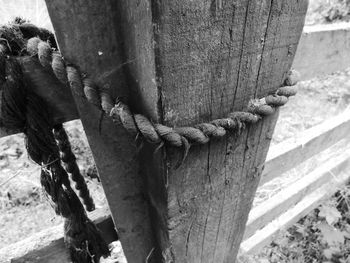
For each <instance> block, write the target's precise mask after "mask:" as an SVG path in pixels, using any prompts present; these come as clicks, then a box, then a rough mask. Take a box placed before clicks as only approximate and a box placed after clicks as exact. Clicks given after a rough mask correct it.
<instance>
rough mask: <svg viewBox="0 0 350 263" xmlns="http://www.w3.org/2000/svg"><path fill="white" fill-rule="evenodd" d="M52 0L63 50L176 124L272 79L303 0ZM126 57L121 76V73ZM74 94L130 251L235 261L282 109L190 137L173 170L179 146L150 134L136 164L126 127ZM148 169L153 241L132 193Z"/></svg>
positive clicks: (279, 77)
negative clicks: (151, 140) (204, 137)
mask: <svg viewBox="0 0 350 263" xmlns="http://www.w3.org/2000/svg"><path fill="white" fill-rule="evenodd" d="M47 4H48V9H49V13H50V16H51V19H52V22H53V25H54V28H55V33H56V36H57V39H58V43H59V46H60V49H61V51H62V53H63V54H64V56H65V57H67V59H69V60H70V61H72V62H74V63H76V64H78V65H79V66H80V67H82V69H83V71H86V72H88V73H89V74H91V75H92V76H93V77H95V79H97V80H98V81H99V83H100V85H105V84H106V83H107V84H109V85H110V88H111V89H112V90H113V94H114V95H115V96H127V97H128V98H129V101H130V103H131V106H132V107H133V109H134V110H136V111H139V112H142V113H143V114H145V115H147V116H149V117H151V118H152V119H153V120H154V121H160V122H162V123H164V124H166V125H170V126H183V125H194V124H196V123H199V122H202V121H210V120H212V119H214V118H219V117H224V116H226V115H227V114H228V113H229V112H232V111H237V110H244V109H245V108H246V106H247V104H248V102H249V100H250V99H252V98H257V97H263V96H264V95H266V94H268V93H270V92H273V91H275V90H276V89H277V88H278V87H279V86H280V85H281V84H282V83H283V80H284V78H285V76H286V73H287V72H288V70H289V69H290V67H291V64H292V61H293V58H294V54H295V51H296V47H297V44H298V41H299V38H300V35H301V32H302V28H303V24H304V18H305V13H306V10H307V4H308V1H307V0H278V1H277V0H210V1H209V0H205V1H203V0H194V1H188V0H164V1H149V0H128V1H108V0H106V1H103V4H101V2H100V1H97V0H95V1H93V0H88V1H83V0H78V1H73V0H47ZM117 25H119V26H120V28H118V26H117ZM119 48H123V50H124V52H122V53H119ZM121 54H122V55H123V56H121ZM122 62H123V63H125V67H123V70H124V73H125V76H126V81H127V83H128V88H125V86H124V85H121V84H120V83H121V81H122V80H123V76H122V75H121V74H119V73H120V72H121V70H120V69H121V66H120V65H121V63H122ZM110 73H112V74H110ZM76 101H77V104H78V110H79V111H80V115H81V118H82V121H83V124H84V127H85V130H86V132H87V135H88V138H89V141H90V145H91V148H92V151H93V153H94V157H95V159H96V163H97V166H98V168H99V171H100V175H101V178H102V181H103V182H104V188H105V191H106V194H107V198H108V200H109V204H110V207H111V210H112V213H113V217H114V219H115V221H116V226H117V228H119V227H121V229H122V230H123V231H119V233H120V235H121V241H122V244H123V245H124V248H125V251H126V253H127V257H129V262H131V263H134V262H144V261H145V257H144V258H143V259H142V260H141V258H142V256H144V255H145V253H146V251H147V252H149V251H150V248H152V247H153V246H155V247H156V250H155V251H154V253H153V254H152V255H150V256H151V258H152V259H154V260H155V262H179V263H180V262H181V263H182V262H188V263H199V262H200V263H204V262H205V263H212V262H218V263H220V262H224V263H229V262H230V263H231V262H233V261H234V260H235V257H236V255H237V251H238V248H239V244H240V242H241V239H242V236H243V233H244V228H245V224H246V221H247V216H248V213H249V210H250V207H251V204H252V201H253V198H254V194H255V191H256V188H257V186H258V183H259V178H260V174H261V171H262V169H263V164H264V161H265V158H266V153H267V150H268V147H269V143H270V140H271V136H272V133H273V130H274V125H275V123H276V119H277V114H275V115H274V116H272V117H269V118H266V119H264V120H263V121H261V122H259V123H258V124H256V125H250V126H247V128H246V129H245V130H244V131H243V132H242V133H236V134H230V135H229V136H227V137H226V138H224V139H222V140H214V141H211V142H210V144H208V145H205V146H193V147H192V148H191V150H190V153H189V155H188V157H187V158H186V161H185V163H183V165H182V166H181V167H180V168H179V169H177V170H175V169H174V168H173V167H174V165H175V163H176V162H177V161H178V158H179V154H178V153H179V150H178V149H177V150H175V149H170V148H167V149H163V151H161V152H157V153H154V152H153V150H154V149H153V148H152V147H151V146H148V145H146V146H145V147H144V148H143V150H142V152H141V157H142V158H141V172H140V173H139V174H137V169H136V168H135V167H136V166H137V160H136V159H135V151H134V150H135V149H134V146H133V138H130V137H128V136H127V135H126V134H125V132H124V131H123V129H122V128H121V127H114V126H113V125H112V124H111V123H110V122H109V121H107V120H106V121H104V126H103V127H104V128H103V131H102V134H99V133H98V130H97V121H96V120H97V118H98V114H97V112H95V111H93V110H92V109H91V108H90V106H88V105H86V104H85V103H83V101H80V99H79V98H76ZM130 160H132V161H130ZM145 176H147V191H148V198H149V203H150V211H151V217H152V219H153V220H152V226H153V230H154V234H155V237H156V243H155V245H153V243H152V242H151V241H150V242H149V243H147V242H146V241H147V240H151V234H150V233H149V228H148V226H149V225H148V224H149V221H148V217H147V211H146V210H145V208H146V204H145V202H144V200H143V199H142V198H139V197H140V196H142V195H141V184H142V178H144V177H145ZM116 190H117V191H116ZM130 191H132V192H133V194H129V192H130ZM129 206H130V207H129ZM135 211H136V212H135ZM143 217H144V218H145V220H144V221H142V218H143ZM119 230H120V229H119ZM133 230H140V231H137V233H144V235H142V236H140V234H134V231H133ZM141 230H142V231H141ZM142 238H143V239H142ZM131 240H137V242H135V244H134V245H133V244H132V243H131ZM123 242H124V243H123ZM145 242H146V243H147V244H145ZM147 245H148V246H147ZM133 248H134V249H133ZM136 251H137V254H138V255H140V256H139V257H135V256H134V255H133V253H134V252H136ZM131 252H132V253H131Z"/></svg>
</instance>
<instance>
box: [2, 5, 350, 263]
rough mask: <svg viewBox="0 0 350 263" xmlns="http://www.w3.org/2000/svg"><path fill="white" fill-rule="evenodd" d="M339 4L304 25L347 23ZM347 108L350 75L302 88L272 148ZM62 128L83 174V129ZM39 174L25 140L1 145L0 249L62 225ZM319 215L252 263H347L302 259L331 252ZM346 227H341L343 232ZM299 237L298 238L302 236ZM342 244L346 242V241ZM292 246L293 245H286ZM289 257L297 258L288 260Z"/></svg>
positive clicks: (314, 10)
mask: <svg viewBox="0 0 350 263" xmlns="http://www.w3.org/2000/svg"><path fill="white" fill-rule="evenodd" d="M1 2H4V5H6V3H9V2H8V1H1V0H0V3H1ZM23 2H24V1H23ZM339 3H340V4H341V3H343V2H342V1H339V0H337V3H336V4H337V5H338V4H339ZM340 4H339V6H338V7H337V8H338V9H335V8H334V7H335V0H327V1H325V0H322V1H321V0H312V1H311V3H310V11H309V14H308V17H307V20H306V21H307V24H309V25H310V24H315V23H329V22H336V21H339V20H342V21H347V19H348V16H349V15H348V12H347V11H344V8H343V6H342V5H340ZM0 6H1V5H0ZM3 9H4V6H2V8H0V13H1V12H3ZM39 9H40V8H39ZM336 10H338V11H336ZM346 10H348V9H346ZM38 12H39V11H38ZM39 13H40V12H39ZM33 16H35V15H33ZM39 22H40V21H39ZM349 105H350V70H347V71H344V72H338V73H335V74H333V75H331V76H325V77H322V78H317V79H313V80H310V81H307V82H303V83H300V84H299V93H298V95H297V96H296V97H295V98H292V99H291V101H290V102H289V103H288V104H287V106H286V107H284V108H282V109H281V115H280V119H279V122H278V124H277V127H276V131H275V134H274V137H273V144H277V143H279V142H281V141H283V140H285V139H287V138H289V137H291V136H293V135H295V134H296V133H298V132H301V131H303V130H305V129H308V128H310V127H312V126H314V125H317V124H319V123H321V122H323V121H324V120H326V119H328V118H330V117H332V116H335V115H337V114H339V113H340V112H342V111H343V110H344V109H346V108H347V107H349ZM66 127H67V129H68V131H69V135H70V138H71V140H72V141H71V142H72V145H73V147H74V152H75V154H76V155H77V157H78V163H79V166H80V168H81V169H82V171H83V172H84V173H86V172H87V171H88V169H89V168H91V167H92V165H93V159H92V156H91V152H90V149H89V147H88V143H87V140H86V137H85V135H84V132H83V128H82V126H81V124H80V122H79V121H74V122H70V123H68V124H66ZM39 170H40V169H39V167H37V166H36V165H35V164H34V163H33V162H32V161H30V160H29V159H28V156H27V154H26V151H25V146H24V140H23V135H14V136H11V137H6V138H2V139H0V248H1V247H4V246H6V245H8V244H10V243H13V242H16V241H18V240H20V239H23V238H25V237H28V236H30V235H31V234H32V233H35V232H38V231H40V230H43V229H45V228H47V227H50V226H54V225H58V224H60V223H62V220H61V218H60V217H57V216H55V214H54V212H53V211H52V209H51V207H50V205H49V203H48V202H47V201H46V197H45V196H44V195H43V194H42V191H41V187H40V183H39ZM297 178H298V177H297V176H286V177H284V179H283V180H280V181H277V182H274V183H273V184H272V185H269V186H268V188H260V189H259V191H258V193H257V195H256V198H255V205H257V204H259V203H260V202H262V201H264V200H266V199H267V198H269V197H270V196H271V195H272V194H273V193H276V192H278V191H279V189H281V188H283V186H284V185H287V184H288V183H290V182H291V181H293V180H296V179H297ZM87 181H88V184H89V187H90V189H91V191H92V193H93V196H94V199H95V202H96V204H97V207H99V206H103V205H105V204H106V200H105V197H104V194H103V190H102V187H101V185H100V184H99V183H98V182H97V180H96V179H91V178H89V177H87ZM345 195H346V194H345ZM337 200H338V199H337ZM323 207H328V208H327V209H326V208H324V209H326V212H324V213H327V211H328V210H330V211H333V217H336V219H338V220H337V222H336V224H341V223H342V222H343V223H344V222H347V211H345V210H346V209H345V210H344V209H343V208H344V207H342V209H343V210H344V211H343V210H341V211H340V210H337V211H338V213H337V212H336V211H334V208H337V209H338V207H339V205H338V202H336V203H334V200H333V199H332V200H329V201H328V202H327V203H325V204H324V205H323ZM321 211H322V210H321ZM339 211H340V212H339ZM319 212H320V209H318V210H315V211H314V212H313V213H311V214H310V215H309V216H308V217H306V218H305V219H303V220H302V221H301V222H299V224H297V225H296V226H294V227H293V228H291V230H290V231H289V232H288V231H287V232H286V233H285V234H284V235H281V236H280V237H279V241H278V242H279V243H278V245H276V243H275V244H272V245H271V246H269V247H267V248H265V249H264V251H263V252H262V253H261V254H260V255H259V256H258V257H255V258H253V262H262V263H265V262H327V260H328V262H340V263H345V262H348V263H350V259H349V260H348V254H347V252H344V251H345V250H340V252H339V251H337V253H338V254H341V256H340V257H338V258H337V259H334V257H333V254H334V253H333V252H334V251H331V252H332V253H331V252H330V254H331V255H332V256H330V258H329V259H328V258H327V257H325V256H324V255H323V254H322V255H321V256H320V255H316V256H315V255H312V257H311V259H308V258H305V256H304V254H305V253H306V252H305V251H308V250H307V249H306V248H305V247H306V246H307V244H310V242H314V243H317V244H319V243H320V244H319V245H318V247H317V248H318V249H319V250H321V249H322V250H324V249H329V248H327V246H323V245H322V244H323V243H324V240H323V239H321V238H319V236H315V235H311V234H310V233H311V232H312V231H313V232H316V233H320V232H322V231H321V230H317V229H316V227H315V224H316V223H318V222H321V223H322V222H324V219H320V218H319ZM334 214H335V215H334ZM339 214H340V217H339ZM349 218H350V217H349ZM322 220H323V221H322ZM349 222H350V219H349ZM344 224H345V223H344ZM344 224H343V225H341V227H344ZM300 229H302V230H300ZM315 229H316V230H315ZM298 231H299V232H302V233H301V234H300V233H299V232H298ZM324 231H326V230H324ZM298 233H299V234H298ZM349 233H350V232H349ZM320 235H321V234H320ZM308 238H310V239H308ZM312 238H313V239H312ZM346 238H347V237H344V239H346ZM290 240H293V241H292V242H290ZM346 240H347V239H346ZM293 242H294V243H293ZM307 242H309V243H307ZM322 242H323V243H322ZM321 243H322V244H321ZM298 244H299V245H298ZM344 244H345V243H344ZM346 244H347V243H346ZM293 246H294V247H296V249H295V250H293V249H292V248H291V247H293ZM288 249H289V250H288ZM298 249H299V250H301V252H300V251H299V252H298V253H299V254H298V253H297V252H295V251H296V250H298ZM285 250H288V251H287V252H286V253H285V252H283V251H285ZM309 252H310V251H309ZM288 253H289V254H288ZM315 253H316V252H315ZM322 253H323V251H322ZM349 253H350V252H349ZM291 254H293V255H295V257H294V258H293V257H291V256H290V255H291ZM310 254H312V252H310ZM316 254H317V253H316ZM286 255H288V256H286ZM291 258H292V259H291ZM242 260H244V259H242ZM247 260H249V259H247ZM314 260H316V261H314ZM317 260H319V261H317ZM336 260H338V261H336ZM341 260H343V261H341Z"/></svg>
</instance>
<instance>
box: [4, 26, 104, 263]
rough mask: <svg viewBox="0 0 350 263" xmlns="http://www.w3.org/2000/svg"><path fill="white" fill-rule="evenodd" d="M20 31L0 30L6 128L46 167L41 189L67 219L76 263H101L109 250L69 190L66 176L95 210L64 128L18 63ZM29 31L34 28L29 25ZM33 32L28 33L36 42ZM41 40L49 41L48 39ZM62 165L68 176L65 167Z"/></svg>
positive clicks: (22, 41) (22, 44) (69, 243)
mask: <svg viewBox="0 0 350 263" xmlns="http://www.w3.org/2000/svg"><path fill="white" fill-rule="evenodd" d="M21 28H22V25H21V24H11V25H8V26H3V27H0V89H1V91H2V96H1V97H2V98H1V100H2V101H1V114H2V121H3V123H2V124H3V125H4V126H5V127H7V128H10V129H16V130H23V132H24V134H25V135H26V147H27V151H28V154H29V156H30V158H31V159H32V160H33V161H34V162H36V163H37V164H39V165H41V175H40V181H41V185H42V186H43V188H44V190H45V192H46V194H47V196H48V197H49V200H50V201H51V203H52V206H53V208H54V209H55V212H56V213H57V214H58V215H61V216H62V217H64V219H65V221H64V234H65V243H66V245H67V247H68V249H69V251H70V255H71V260H72V262H76V263H92V262H94V263H97V262H99V259H100V258H101V256H106V255H108V254H109V249H108V246H107V244H106V242H105V241H104V240H103V238H102V236H101V233H100V232H99V230H98V229H97V228H96V226H95V225H94V223H93V222H92V221H91V220H90V219H89V218H88V217H87V214H86V212H85V210H84V207H83V205H82V204H81V202H80V200H79V198H78V196H77V195H76V193H75V192H74V190H73V189H72V187H71V185H70V181H69V177H68V173H67V171H68V172H70V173H71V174H72V178H73V180H74V181H76V183H77V184H76V187H77V188H78V189H79V191H80V195H81V196H82V197H83V198H82V199H83V200H84V203H85V204H86V206H87V209H88V210H91V209H93V208H94V205H93V202H92V199H91V197H90V195H89V192H88V190H87V187H86V183H85V181H84V179H83V178H82V175H81V174H80V171H79V168H78V166H77V164H76V160H75V157H74V155H73V153H72V151H71V149H70V143H69V141H68V137H67V135H66V133H65V131H64V129H63V127H62V125H58V126H54V125H53V120H52V119H51V116H50V114H49V112H48V110H47V107H46V105H45V103H44V101H43V100H42V99H41V98H40V97H39V96H37V95H36V94H34V93H33V92H32V91H31V89H30V88H29V87H28V86H27V83H25V82H24V78H23V73H22V68H21V65H20V63H19V62H18V60H17V57H18V56H22V55H26V54H27V49H26V45H25V44H26V40H25V38H24V36H23V33H22V31H21ZM24 28H25V29H28V28H35V27H34V26H28V25H25V27H24ZM30 32H31V31H30V30H27V31H25V33H26V34H29V36H30V37H32V34H30ZM44 33H45V32H44ZM34 34H38V35H40V34H39V33H38V31H37V30H36V31H35V30H34ZM42 36H43V37H45V34H43V35H42ZM51 37H53V36H52V35H51ZM48 39H49V38H47V39H46V40H48ZM55 139H56V140H55ZM60 151H61V155H60ZM61 161H62V162H63V164H65V166H66V168H67V170H65V169H64V168H63V167H62V165H61Z"/></svg>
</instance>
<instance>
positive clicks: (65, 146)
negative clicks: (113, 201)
mask: <svg viewBox="0 0 350 263" xmlns="http://www.w3.org/2000/svg"><path fill="white" fill-rule="evenodd" d="M53 132H54V136H55V139H56V141H57V145H58V148H59V149H60V152H61V160H62V162H63V164H64V167H65V169H66V171H67V172H68V173H70V174H71V176H72V180H73V181H74V182H75V183H76V185H75V189H76V190H78V191H79V196H80V197H81V199H82V200H83V203H84V205H85V207H86V210H87V211H89V212H91V211H93V210H95V204H94V201H93V199H92V197H91V196H90V192H89V189H88V187H87V184H86V182H85V179H84V177H83V175H82V174H81V173H80V169H79V166H78V164H77V162H76V158H75V155H74V153H73V151H72V147H71V144H70V142H69V139H68V135H67V133H66V131H65V129H64V127H63V125H62V124H58V125H55V126H54V127H53Z"/></svg>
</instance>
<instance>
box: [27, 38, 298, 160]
mask: <svg viewBox="0 0 350 263" xmlns="http://www.w3.org/2000/svg"><path fill="white" fill-rule="evenodd" d="M27 50H28V52H30V54H31V55H32V56H36V55H37V56H38V58H39V61H40V63H41V65H42V66H43V67H45V68H51V69H52V71H53V72H54V74H55V76H56V77H57V78H58V79H59V80H60V82H62V83H63V84H67V82H68V83H69V85H70V87H71V89H72V91H73V92H74V93H75V94H77V95H79V96H80V97H84V98H86V99H87V101H89V102H90V103H91V104H93V105H95V106H96V107H97V108H99V109H101V110H103V112H104V113H105V114H106V115H107V116H109V117H111V118H112V120H113V122H115V123H120V122H121V123H122V125H123V127H124V128H125V129H126V130H127V131H128V132H129V133H130V134H131V135H132V136H135V137H136V136H138V135H142V137H143V138H144V139H145V140H146V141H148V142H149V143H151V144H156V145H158V147H157V149H158V148H160V147H162V146H163V145H170V146H173V147H182V148H184V154H183V159H184V158H185V157H186V155H187V153H188V150H189V148H190V146H191V145H193V144H206V143H208V142H209V141H210V139H212V138H219V137H223V136H225V135H226V133H227V132H231V131H233V130H241V129H242V128H244V127H245V125H246V124H252V123H256V122H258V121H259V120H260V119H261V118H263V117H264V116H268V115H271V114H273V113H274V112H275V111H276V108H277V107H280V106H283V105H285V104H286V103H287V102H288V99H289V97H291V96H294V95H295V94H296V92H297V90H296V87H295V84H296V83H297V82H298V80H299V78H300V76H299V74H298V72H296V71H295V70H291V71H290V72H289V73H288V75H287V78H286V80H285V82H284V84H285V86H283V87H280V88H279V89H278V90H277V91H276V92H275V93H274V94H271V95H268V96H266V97H264V98H262V99H254V100H251V101H250V102H249V105H248V107H247V111H245V112H233V113H230V114H229V115H228V117H226V118H222V119H216V120H213V121H211V122H206V123H200V124H197V125H194V126H193V127H176V128H172V127H167V126H165V125H162V124H159V123H154V122H153V121H151V120H150V119H148V118H147V117H146V116H144V115H142V114H135V113H132V111H131V110H130V108H129V107H128V105H126V104H125V103H123V102H122V101H120V100H118V99H117V100H114V99H113V98H112V96H111V95H110V94H109V93H108V91H106V90H102V89H100V88H99V87H98V86H97V85H96V84H95V83H94V81H93V80H92V79H90V78H89V77H88V76H87V75H86V74H81V73H80V72H79V70H78V69H77V68H76V67H74V66H73V65H71V64H68V63H67V64H66V63H65V61H64V60H63V58H62V56H61V55H60V53H59V52H57V51H52V48H51V47H50V45H49V44H48V43H47V42H44V41H42V40H41V39H39V38H31V39H29V40H28V44H27Z"/></svg>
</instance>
